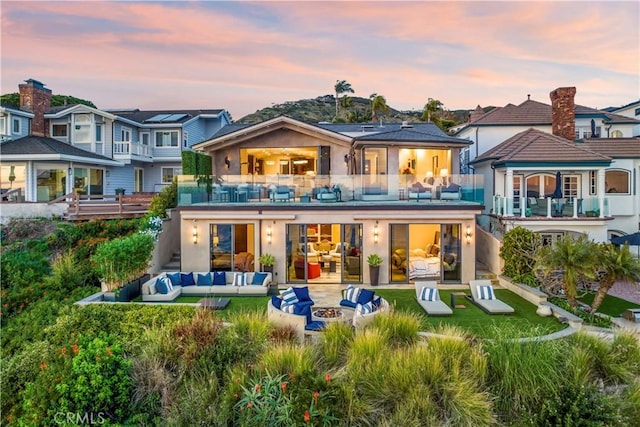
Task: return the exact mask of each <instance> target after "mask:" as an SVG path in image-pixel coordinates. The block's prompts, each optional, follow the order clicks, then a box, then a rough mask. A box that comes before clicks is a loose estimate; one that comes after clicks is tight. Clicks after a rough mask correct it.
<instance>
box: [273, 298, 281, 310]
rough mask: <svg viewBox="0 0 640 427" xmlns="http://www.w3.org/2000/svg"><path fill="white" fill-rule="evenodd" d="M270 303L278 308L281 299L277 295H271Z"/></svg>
mask: <svg viewBox="0 0 640 427" xmlns="http://www.w3.org/2000/svg"><path fill="white" fill-rule="evenodd" d="M271 303H272V304H273V306H274V307H275V308H277V309H278V310H279V309H280V306H282V299H281V298H278V296H277V295H271Z"/></svg>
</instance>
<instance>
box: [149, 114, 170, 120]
mask: <svg viewBox="0 0 640 427" xmlns="http://www.w3.org/2000/svg"><path fill="white" fill-rule="evenodd" d="M172 115H173V114H156V115H155V116H153V117H151V118H148V119H147V120H145V121H147V122H164V121H166V119H167V117H170V116H172Z"/></svg>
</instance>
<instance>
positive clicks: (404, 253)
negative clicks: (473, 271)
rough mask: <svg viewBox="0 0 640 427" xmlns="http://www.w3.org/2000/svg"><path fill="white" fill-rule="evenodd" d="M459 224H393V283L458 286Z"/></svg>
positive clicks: (391, 234) (391, 256) (390, 274)
mask: <svg viewBox="0 0 640 427" xmlns="http://www.w3.org/2000/svg"><path fill="white" fill-rule="evenodd" d="M460 229H461V226H460V224H442V225H441V224H391V226H390V237H391V245H390V247H389V249H390V254H389V258H390V260H391V262H390V263H389V264H390V265H389V277H390V282H392V283H393V282H395V283H407V282H408V281H410V280H422V279H430V280H436V281H440V282H452V283H457V282H458V283H459V282H460V278H461V269H460V265H461V263H460V252H461V251H460V248H461V238H460V236H461V233H460Z"/></svg>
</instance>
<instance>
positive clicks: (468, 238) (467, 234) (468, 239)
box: [465, 225, 471, 244]
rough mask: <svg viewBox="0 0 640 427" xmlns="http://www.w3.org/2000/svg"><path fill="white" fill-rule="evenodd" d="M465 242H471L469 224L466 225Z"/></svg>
mask: <svg viewBox="0 0 640 427" xmlns="http://www.w3.org/2000/svg"><path fill="white" fill-rule="evenodd" d="M465 237H466V239H467V244H469V243H471V226H469V225H467V232H466V233H465Z"/></svg>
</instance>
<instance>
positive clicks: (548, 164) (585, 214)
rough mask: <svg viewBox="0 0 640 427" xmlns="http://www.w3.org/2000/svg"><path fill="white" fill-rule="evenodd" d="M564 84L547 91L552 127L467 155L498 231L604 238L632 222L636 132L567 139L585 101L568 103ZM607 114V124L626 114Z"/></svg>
mask: <svg viewBox="0 0 640 427" xmlns="http://www.w3.org/2000/svg"><path fill="white" fill-rule="evenodd" d="M571 89H572V88H560V89H558V90H556V91H553V92H552V93H551V97H552V103H553V121H552V125H551V128H552V129H553V134H551V133H548V132H545V131H542V130H539V129H534V128H529V129H526V130H523V131H521V132H519V133H517V134H515V135H514V136H511V137H510V138H507V139H506V140H504V141H502V142H501V143H500V144H498V145H496V146H494V147H492V148H491V149H489V150H487V151H485V152H484V153H482V154H480V155H479V156H478V157H477V158H475V159H474V160H473V161H471V162H470V166H471V167H472V168H473V169H474V171H475V173H476V174H478V175H481V176H483V178H484V183H485V188H486V190H487V191H486V192H485V206H486V210H487V211H488V212H489V213H490V214H492V215H495V216H496V217H497V218H498V219H499V224H501V225H502V226H503V228H504V230H503V231H507V230H508V229H510V228H513V227H515V226H523V227H526V228H528V229H531V230H533V231H536V232H540V233H541V234H542V236H543V237H544V238H545V239H546V240H549V241H551V240H553V239H555V238H558V237H560V236H563V235H565V234H587V235H588V236H589V237H590V238H592V239H594V240H596V241H600V242H604V241H608V240H609V239H610V238H611V237H612V236H614V235H619V234H626V233H633V232H635V231H637V230H638V218H639V214H640V209H639V207H640V197H639V195H638V184H639V181H638V180H639V174H638V170H639V167H640V138H637V137H635V138H633V137H629V138H589V139H579V140H577V141H574V137H575V135H576V134H577V131H576V130H575V128H574V124H575V123H579V122H578V120H577V119H576V118H575V117H574V112H575V111H578V110H581V111H585V109H584V108H578V107H576V108H573V95H574V94H575V91H574V90H571ZM532 102H533V101H529V105H533V104H532ZM535 109H538V106H536V107H535ZM575 114H577V113H575ZM607 117H608V120H609V122H610V123H611V128H614V127H615V126H616V125H615V123H621V122H624V121H625V120H622V119H620V118H619V117H618V116H615V117H612V116H611V115H609V116H607ZM624 126H626V127H623V126H622V125H620V127H621V128H622V129H625V131H630V128H629V123H625V124H624ZM610 130H611V129H610ZM616 130H617V129H616Z"/></svg>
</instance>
